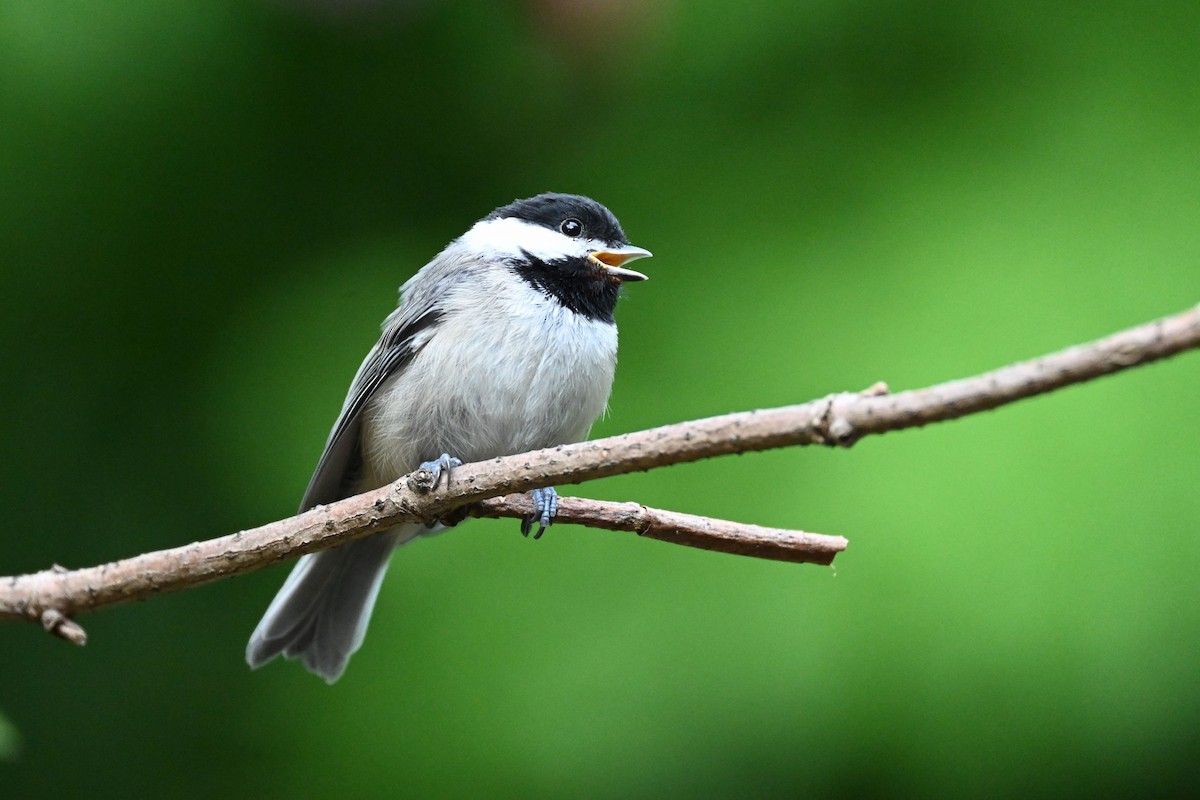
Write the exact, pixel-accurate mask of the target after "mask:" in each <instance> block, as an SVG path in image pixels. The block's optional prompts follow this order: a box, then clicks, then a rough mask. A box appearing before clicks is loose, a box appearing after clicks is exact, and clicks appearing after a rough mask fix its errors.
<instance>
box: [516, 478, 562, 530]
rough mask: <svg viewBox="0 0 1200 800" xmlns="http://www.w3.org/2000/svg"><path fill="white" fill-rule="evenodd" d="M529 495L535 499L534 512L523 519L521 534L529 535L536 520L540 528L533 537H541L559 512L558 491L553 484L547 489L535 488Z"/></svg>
mask: <svg viewBox="0 0 1200 800" xmlns="http://www.w3.org/2000/svg"><path fill="white" fill-rule="evenodd" d="M529 496H530V498H532V499H533V513H532V514H530V515H529V516H527V517H525V518H524V519H522V520H521V535H522V536H528V535H529V532H530V531H531V530H533V524H534V523H535V522H536V523H537V526H538V529H537V533H535V534H534V535H533V538H534V539H540V538H542V534H543V533H545V532H546V528H549V527H550V525H551V524H552V523H553V522H554V515H555V514H557V513H558V492H556V491H555V490H554V487H553V486H547V487H546V488H545V489H534V490H533V491H532V492H530V493H529Z"/></svg>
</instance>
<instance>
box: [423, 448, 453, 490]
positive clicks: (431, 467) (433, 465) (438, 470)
mask: <svg viewBox="0 0 1200 800" xmlns="http://www.w3.org/2000/svg"><path fill="white" fill-rule="evenodd" d="M462 463H463V462H462V460H461V459H458V458H455V457H454V456H452V455H450V454H449V453H442V454H441V455H440V456H438V457H437V458H435V459H434V460H433V461H426V462H425V463H423V464H421V466H420V467H419V469H423V470H427V471H428V472H429V474H430V475H432V476H433V479H432V480H431V481H430V482H429V491H431V492H432V491H433V490H434V489H436V488H437V485H438V481H440V480H441V479H442V473H443V472H444V473H446V480H450V470H452V469H454V468H455V467H461V466H462Z"/></svg>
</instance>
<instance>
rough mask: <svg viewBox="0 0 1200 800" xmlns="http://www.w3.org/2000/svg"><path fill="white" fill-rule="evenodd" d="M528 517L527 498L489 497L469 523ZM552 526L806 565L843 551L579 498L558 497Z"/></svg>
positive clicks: (824, 541) (815, 539) (826, 542)
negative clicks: (570, 524) (569, 525)
mask: <svg viewBox="0 0 1200 800" xmlns="http://www.w3.org/2000/svg"><path fill="white" fill-rule="evenodd" d="M532 511H533V501H532V500H530V499H529V496H528V495H523V494H510V495H505V496H504V497H493V498H491V499H488V500H484V501H483V502H482V503H479V504H478V505H477V506H474V507H472V509H471V516H473V517H516V518H517V519H520V518H522V517H524V516H526V515H528V514H529V513H531V512H532ZM554 519H555V521H556V522H560V523H561V522H573V523H576V524H578V525H586V526H587V527H589V528H603V529H605V530H610V531H632V532H633V533H636V534H638V535H639V536H644V537H645V538H647V539H658V540H659V541H663V542H673V543H674V544H682V545H686V546H688V547H698V548H700V549H701V550H713V551H716V552H718V553H732V554H734V555H740V556H754V557H756V558H767V559H771V560H772V561H791V562H793V563H806V564H832V563H833V557H834V556H836V555H837V554H838V553H840V552H842V551H843V550H845V549H846V544H847V542H846V540H845V539H844V538H843V537H841V536H825V535H823V534H820V533H805V532H804V531H793V530H787V529H784V528H764V527H761V526H759V525H746V524H743V523H740V522H727V521H726V520H722V519H712V518H711V517H698V516H695V515H694V514H680V513H678V512H675V511H662V510H661V509H656V508H647V507H646V506H643V505H641V504H639V503H606V502H603V501H600V500H585V499H582V498H579V497H563V498H560V499H559V502H558V514H557V516H555V518H554Z"/></svg>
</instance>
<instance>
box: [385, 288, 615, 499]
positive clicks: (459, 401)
mask: <svg viewBox="0 0 1200 800" xmlns="http://www.w3.org/2000/svg"><path fill="white" fill-rule="evenodd" d="M474 277H475V278H476V280H475V281H473V282H472V283H471V284H464V286H463V287H461V289H459V290H456V291H454V292H451V293H449V294H448V295H447V296H446V299H445V300H444V302H443V303H442V311H443V317H442V320H441V322H440V323H439V324H438V325H437V327H436V328H435V329H433V331H432V335H431V336H430V337H429V340H428V342H427V343H426V344H425V346H424V347H423V348H422V349H421V351H420V352H419V353H418V354H417V355H416V357H415V358H414V359H413V360H412V362H411V363H410V364H409V365H408V366H407V367H406V368H405V369H404V370H403V371H402V372H400V373H399V374H398V375H396V376H395V377H393V378H392V379H391V380H390V381H389V382H388V383H386V384H385V385H384V386H383V387H382V388H381V389H380V390H379V392H378V393H377V394H376V396H375V398H374V399H373V400H372V401H371V402H370V403H369V404H368V406H367V408H366V409H365V410H364V418H363V444H364V448H363V451H364V452H363V454H364V461H365V467H366V470H365V473H366V474H365V475H364V479H365V480H366V481H370V482H372V483H373V485H382V484H383V483H385V482H387V481H391V480H395V479H396V478H397V477H399V476H400V475H403V474H404V473H406V472H410V471H411V470H413V469H415V468H416V467H417V465H418V464H420V463H421V462H422V461H427V460H429V459H433V458H436V457H437V456H439V455H440V454H442V453H449V454H450V455H452V456H457V457H458V458H461V459H462V460H463V461H468V462H469V461H479V460H483V459H488V458H494V457H496V456H500V455H509V454H512V453H519V452H523V451H526V450H533V449H537V448H541V447H552V446H554V445H556V444H563V443H566V442H574V441H579V440H581V439H584V438H586V436H587V434H588V430H589V429H590V428H591V426H592V423H593V422H594V421H595V420H596V418H597V417H599V416H600V414H602V413H603V411H604V407H605V404H606V403H607V401H608V395H609V390H610V389H611V387H612V380H613V372H614V370H615V369H616V363H617V329H616V326H615V325H613V324H611V323H606V322H598V321H596V320H590V319H588V318H586V317H583V316H581V315H578V314H575V313H573V312H571V311H569V310H567V309H566V308H564V307H563V306H562V305H561V304H559V303H558V302H557V301H555V300H552V299H550V298H548V297H545V296H544V295H542V294H541V293H539V292H536V291H534V290H532V289H531V288H530V287H528V286H527V285H526V284H524V282H521V281H516V280H512V275H511V274H507V273H506V270H504V268H503V267H499V268H493V269H490V270H487V271H485V272H483V273H481V274H478V275H476V276H474Z"/></svg>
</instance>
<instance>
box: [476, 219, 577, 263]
mask: <svg viewBox="0 0 1200 800" xmlns="http://www.w3.org/2000/svg"><path fill="white" fill-rule="evenodd" d="M459 241H460V242H461V243H462V244H463V245H464V246H465V247H466V248H467V250H469V251H471V252H472V253H475V254H477V255H479V256H482V257H483V258H487V259H502V258H521V257H522V256H523V254H522V251H525V252H527V253H529V254H531V255H533V256H535V257H536V258H540V259H541V260H543V261H556V260H560V259H564V258H572V257H580V258H581V257H583V256H586V255H587V253H588V246H589V242H588V241H586V240H583V239H572V238H571V237H569V236H564V235H563V234H561V233H559V232H558V231H552V230H550V229H549V228H546V227H544V226H542V225H535V224H533V223H532V222H526V221H525V220H521V219H516V218H515V217H508V218H505V219H488V220H483V221H482V222H477V223H475V225H474V227H472V228H471V230H469V231H467V232H466V233H464V234H463V235H462V237H461V238H460V239H459Z"/></svg>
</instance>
